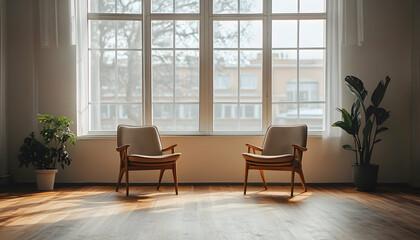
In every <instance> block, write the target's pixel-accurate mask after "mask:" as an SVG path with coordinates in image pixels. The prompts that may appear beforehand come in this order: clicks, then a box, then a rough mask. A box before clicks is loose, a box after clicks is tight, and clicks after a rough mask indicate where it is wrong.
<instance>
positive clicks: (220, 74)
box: [213, 50, 238, 102]
mask: <svg viewBox="0 0 420 240" xmlns="http://www.w3.org/2000/svg"><path fill="white" fill-rule="evenodd" d="M213 57H214V59H213V66H214V70H213V85H214V86H213V89H214V90H213V101H214V102H237V101H238V51H217V50H216V51H214V53H213Z"/></svg>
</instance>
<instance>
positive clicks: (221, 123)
mask: <svg viewBox="0 0 420 240" xmlns="http://www.w3.org/2000/svg"><path fill="white" fill-rule="evenodd" d="M213 119H214V120H213V125H214V127H213V129H214V130H215V131H234V130H237V128H238V105H237V104H226V103H221V104H219V103H217V104H214V106H213Z"/></svg>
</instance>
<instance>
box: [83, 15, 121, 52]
mask: <svg viewBox="0 0 420 240" xmlns="http://www.w3.org/2000/svg"><path fill="white" fill-rule="evenodd" d="M89 29H90V31H89V47H90V48H115V21H107V20H90V21H89Z"/></svg>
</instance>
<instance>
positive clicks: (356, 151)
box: [353, 135, 359, 165]
mask: <svg viewBox="0 0 420 240" xmlns="http://www.w3.org/2000/svg"><path fill="white" fill-rule="evenodd" d="M353 140H354V148H355V149H356V150H355V152H354V153H355V154H356V164H357V165H359V156H358V153H359V150H358V149H359V148H358V146H357V141H356V136H355V135H353Z"/></svg>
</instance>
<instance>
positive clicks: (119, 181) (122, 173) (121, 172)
mask: <svg viewBox="0 0 420 240" xmlns="http://www.w3.org/2000/svg"><path fill="white" fill-rule="evenodd" d="M123 175H124V169H122V168H121V169H120V174H119V175H118V183H117V189H116V190H115V191H116V192H118V189H120V184H121V179H122V177H123Z"/></svg>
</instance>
